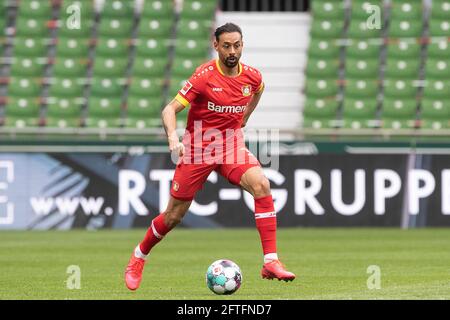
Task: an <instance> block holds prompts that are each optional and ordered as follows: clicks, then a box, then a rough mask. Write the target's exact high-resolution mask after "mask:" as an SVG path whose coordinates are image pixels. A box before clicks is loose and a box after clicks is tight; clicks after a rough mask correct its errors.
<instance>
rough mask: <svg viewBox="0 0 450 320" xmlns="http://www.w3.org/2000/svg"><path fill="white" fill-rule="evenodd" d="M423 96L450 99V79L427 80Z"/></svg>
mask: <svg viewBox="0 0 450 320" xmlns="http://www.w3.org/2000/svg"><path fill="white" fill-rule="evenodd" d="M423 97H424V98H426V99H436V100H441V99H442V100H447V99H450V81H449V80H446V81H444V80H427V81H426V82H425V88H424V89H423Z"/></svg>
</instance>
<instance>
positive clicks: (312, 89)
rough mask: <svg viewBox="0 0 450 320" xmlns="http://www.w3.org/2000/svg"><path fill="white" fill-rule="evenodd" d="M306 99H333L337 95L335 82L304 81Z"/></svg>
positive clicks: (325, 80)
mask: <svg viewBox="0 0 450 320" xmlns="http://www.w3.org/2000/svg"><path fill="white" fill-rule="evenodd" d="M305 91H306V94H307V97H316V98H325V97H334V96H336V95H337V93H338V84H337V80H327V79H318V80H315V79H306V89H305Z"/></svg>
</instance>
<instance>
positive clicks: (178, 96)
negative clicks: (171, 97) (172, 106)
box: [175, 93, 189, 107]
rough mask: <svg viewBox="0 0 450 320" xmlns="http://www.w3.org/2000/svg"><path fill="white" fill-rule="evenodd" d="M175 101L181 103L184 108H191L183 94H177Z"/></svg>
mask: <svg viewBox="0 0 450 320" xmlns="http://www.w3.org/2000/svg"><path fill="white" fill-rule="evenodd" d="M175 100H177V101H178V102H179V103H181V104H182V105H183V106H184V107H187V106H189V101H187V100H186V99H185V98H184V97H183V96H182V95H181V94H179V93H178V94H177V95H176V96H175Z"/></svg>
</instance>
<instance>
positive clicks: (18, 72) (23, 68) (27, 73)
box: [10, 57, 45, 78]
mask: <svg viewBox="0 0 450 320" xmlns="http://www.w3.org/2000/svg"><path fill="white" fill-rule="evenodd" d="M44 66H45V65H44V64H43V63H42V62H41V61H40V60H39V59H38V58H18V57H14V58H13V64H12V66H11V71H10V72H11V76H12V77H35V78H37V77H41V76H42V75H43V74H44Z"/></svg>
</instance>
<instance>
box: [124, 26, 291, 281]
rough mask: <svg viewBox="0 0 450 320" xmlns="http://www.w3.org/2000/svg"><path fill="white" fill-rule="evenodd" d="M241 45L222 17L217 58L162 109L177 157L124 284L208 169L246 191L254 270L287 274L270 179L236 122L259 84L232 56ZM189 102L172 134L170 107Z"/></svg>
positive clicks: (137, 277)
mask: <svg viewBox="0 0 450 320" xmlns="http://www.w3.org/2000/svg"><path fill="white" fill-rule="evenodd" d="M242 48H243V41H242V31H241V29H240V27H239V26H237V25H235V24H233V23H227V24H225V25H223V26H221V27H219V28H217V29H216V31H215V41H214V49H215V50H216V51H217V53H218V59H217V60H211V61H209V62H207V63H205V64H203V65H201V66H200V67H198V68H197V69H196V71H195V72H194V74H193V75H192V76H191V78H190V79H189V80H188V81H187V82H186V84H185V86H184V87H183V88H182V89H181V90H180V91H179V92H178V94H177V96H176V97H175V98H174V99H173V100H172V101H171V102H170V103H169V104H168V105H167V106H166V107H165V108H164V109H163V111H162V120H163V124H164V128H165V131H166V133H167V139H168V142H169V149H170V151H171V152H172V153H176V154H177V155H178V156H179V159H178V163H177V165H176V169H175V174H174V178H173V181H172V185H171V189H170V199H169V203H168V206H167V209H166V210H165V211H164V212H163V213H161V214H159V215H158V216H157V217H156V218H154V219H153V220H152V222H151V226H150V228H148V230H147V233H146V234H145V237H144V239H143V240H142V242H141V243H140V244H138V245H137V246H136V248H135V249H134V251H133V253H132V255H131V258H130V260H129V262H128V266H127V268H126V270H125V282H126V285H127V287H128V288H129V289H130V290H136V289H137V288H138V287H139V285H140V283H141V280H142V271H143V269H144V264H145V262H146V260H147V257H148V255H149V252H150V250H151V249H152V248H153V246H155V245H156V244H157V243H158V242H160V241H161V240H162V239H163V238H164V236H165V235H166V234H167V233H168V232H169V231H170V230H172V229H173V228H174V227H175V226H176V225H177V224H178V223H180V221H181V220H182V218H183V217H184V215H185V214H186V212H187V211H188V209H189V206H190V204H191V202H192V200H193V199H194V197H195V194H196V192H197V191H198V190H200V189H201V188H202V186H203V184H204V182H205V181H206V179H207V178H208V176H209V174H210V173H211V172H212V171H213V170H214V171H217V172H218V173H219V174H221V175H222V176H223V177H225V178H226V179H228V181H229V182H230V183H232V184H234V185H237V186H240V187H241V188H243V189H244V190H246V191H248V192H249V193H250V194H251V195H252V196H253V197H254V200H255V221H256V227H257V229H258V231H259V235H260V239H261V244H262V249H263V253H264V264H263V267H262V270H261V276H262V277H263V278H266V279H279V280H284V281H292V280H294V278H295V275H294V274H293V273H292V272H289V271H287V270H286V268H285V266H284V265H283V264H282V263H281V262H280V260H278V256H277V248H276V229H277V221H276V213H275V209H274V204H273V199H272V195H271V191H270V183H269V180H268V179H267V178H266V177H265V176H264V173H263V170H262V168H261V165H260V163H259V161H258V160H257V159H256V158H255V157H254V156H253V155H252V154H251V153H250V152H249V151H248V150H247V148H246V147H245V143H244V139H243V135H242V130H241V128H242V127H244V126H245V125H246V123H247V121H248V118H249V117H250V115H251V113H252V112H253V110H254V109H255V107H256V105H257V104H258V102H259V100H260V98H261V95H262V92H263V90H264V83H263V81H262V76H261V74H260V72H259V71H258V70H256V69H255V68H252V67H250V66H247V65H245V64H243V63H240V62H239V59H240V58H241V55H242ZM189 105H190V109H189V114H188V120H187V127H186V131H185V135H184V137H183V140H182V142H180V140H179V137H178V135H177V133H176V130H175V129H176V113H178V112H180V111H181V110H183V109H184V108H186V107H188V106H189ZM211 137H214V138H211ZM199 141H200V142H199ZM211 145H213V146H214V148H211ZM211 149H214V150H215V152H211Z"/></svg>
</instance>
